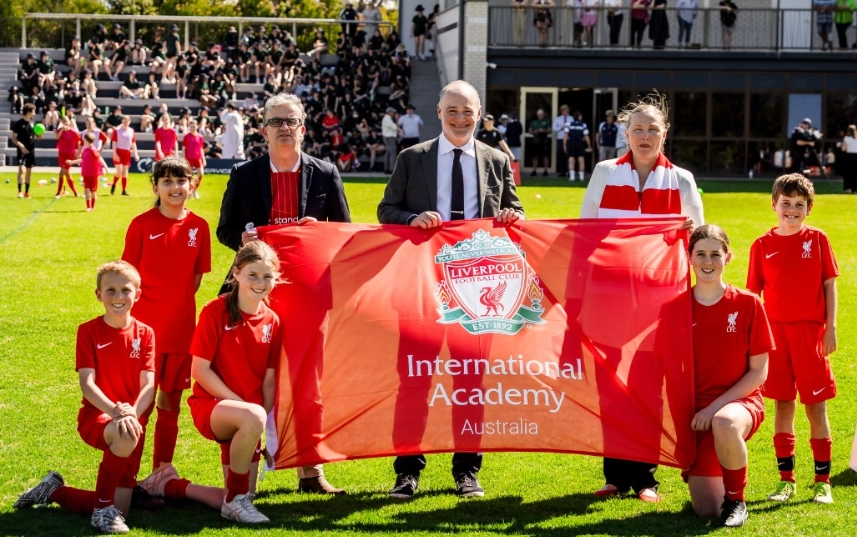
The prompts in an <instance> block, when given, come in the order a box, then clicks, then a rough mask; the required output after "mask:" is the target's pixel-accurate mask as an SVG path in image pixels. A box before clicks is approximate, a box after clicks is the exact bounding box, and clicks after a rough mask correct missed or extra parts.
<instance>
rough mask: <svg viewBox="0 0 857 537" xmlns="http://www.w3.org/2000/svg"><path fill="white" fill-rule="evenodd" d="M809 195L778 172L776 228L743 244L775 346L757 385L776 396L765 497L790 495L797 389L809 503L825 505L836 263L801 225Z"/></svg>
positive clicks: (800, 182) (826, 245)
mask: <svg viewBox="0 0 857 537" xmlns="http://www.w3.org/2000/svg"><path fill="white" fill-rule="evenodd" d="M814 198H815V189H814V188H813V186H812V182H811V181H810V180H809V179H807V178H806V177H804V176H803V175H800V174H797V173H792V174H788V175H783V176H781V177H779V178H777V180H776V181H775V182H774V188H773V192H772V201H771V207H772V209H773V210H774V212H775V213H776V214H777V220H778V223H777V227H775V228H773V229H771V230H770V231H768V232H767V233H765V234H764V235H762V236H761V237H759V238H758V239H756V242H754V243H753V246H752V247H751V248H750V267H749V272H748V275H747V289H749V290H751V291H753V292H754V293H759V294H760V295H762V298H763V299H764V300H765V311H767V313H768V317H769V318H770V319H771V329H772V330H773V333H774V341H775V342H776V345H777V348H776V350H774V351H773V352H771V365H770V372H769V374H768V380H766V381H765V385H764V386H763V387H762V394H763V395H764V396H765V397H768V398H770V399H774V400H775V401H776V418H777V419H776V420H775V421H774V450H775V452H776V456H777V469H778V470H779V472H780V484H779V485H778V487H777V490H775V491H774V492H773V493H772V494H771V495H770V496H768V499H769V500H772V501H777V502H785V501H788V500H789V499H790V498H792V497H793V496H794V495H795V494H796V493H797V487H796V485H795V475H794V467H795V444H796V442H795V434H794V433H795V430H794V415H795V411H796V408H797V404H796V401H795V399H796V397H797V394H798V393H800V400H801V403H803V404H804V405H806V415H807V418H808V419H809V428H810V440H809V444H810V448H811V449H812V455H813V459H815V464H814V468H815V482H814V484H813V490H814V493H813V501H815V502H816V503H823V504H828V503H833V495H832V491H831V488H830V460H831V452H832V444H833V441H832V440H831V437H830V422H829V421H828V419H827V404H826V401H827V400H828V399H832V398H833V397H835V396H836V381H835V380H834V378H833V371H832V370H831V369H830V361H829V360H828V355H830V354H831V353H833V351H835V350H836V306H837V304H836V302H837V301H836V277H837V276H838V275H839V268H838V267H837V266H836V258H835V257H834V256H833V249H832V248H831V246H830V240H829V239H828V238H827V235H825V233H824V232H823V231H821V230H820V229H818V228H814V227H810V226H807V225H805V224H804V220H806V217H807V216H809V213H810V211H811V210H812V206H813V201H814Z"/></svg>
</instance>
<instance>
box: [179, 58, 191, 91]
mask: <svg viewBox="0 0 857 537" xmlns="http://www.w3.org/2000/svg"><path fill="white" fill-rule="evenodd" d="M189 73H190V66H189V65H188V64H187V58H186V57H185V56H179V62H178V64H176V98H178V99H187V77H188V74H189Z"/></svg>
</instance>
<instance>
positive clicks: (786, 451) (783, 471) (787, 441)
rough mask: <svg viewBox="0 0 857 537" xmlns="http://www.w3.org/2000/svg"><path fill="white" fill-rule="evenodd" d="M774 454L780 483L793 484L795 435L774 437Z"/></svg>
mask: <svg viewBox="0 0 857 537" xmlns="http://www.w3.org/2000/svg"><path fill="white" fill-rule="evenodd" d="M774 452H775V453H776V455H777V466H778V467H779V470H780V481H791V482H792V483H794V482H795V435H793V434H791V433H777V434H775V435H774Z"/></svg>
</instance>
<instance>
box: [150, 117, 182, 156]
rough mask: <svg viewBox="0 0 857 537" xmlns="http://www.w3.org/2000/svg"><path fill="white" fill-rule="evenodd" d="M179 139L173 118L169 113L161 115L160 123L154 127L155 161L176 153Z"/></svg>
mask: <svg viewBox="0 0 857 537" xmlns="http://www.w3.org/2000/svg"><path fill="white" fill-rule="evenodd" d="M178 150H179V141H178V134H177V133H176V128H175V125H174V124H173V118H172V117H171V116H170V115H169V114H164V115H163V116H161V121H160V125H158V128H157V129H155V162H158V161H159V160H161V159H163V158H165V157H169V156H171V155H178V152H179V151H178Z"/></svg>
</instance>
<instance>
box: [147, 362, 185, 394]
mask: <svg viewBox="0 0 857 537" xmlns="http://www.w3.org/2000/svg"><path fill="white" fill-rule="evenodd" d="M192 361H193V356H191V355H190V354H187V353H165V354H163V353H162V354H156V355H155V386H156V387H157V388H158V389H159V390H161V391H162V392H175V391H179V390H187V389H188V388H190V366H191V363H192Z"/></svg>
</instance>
